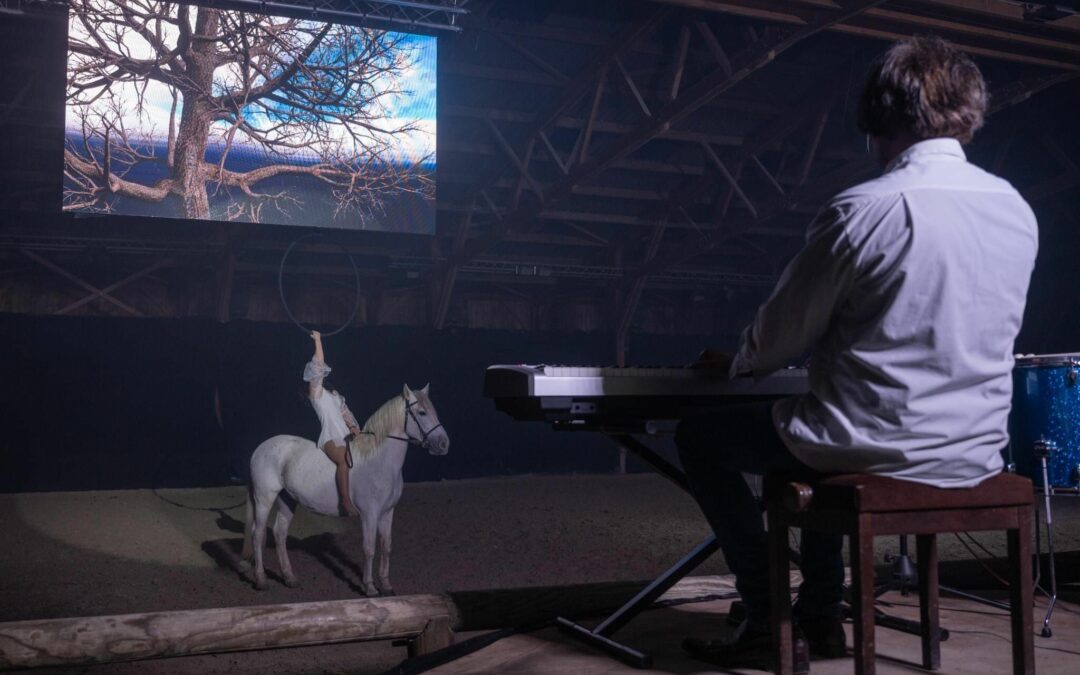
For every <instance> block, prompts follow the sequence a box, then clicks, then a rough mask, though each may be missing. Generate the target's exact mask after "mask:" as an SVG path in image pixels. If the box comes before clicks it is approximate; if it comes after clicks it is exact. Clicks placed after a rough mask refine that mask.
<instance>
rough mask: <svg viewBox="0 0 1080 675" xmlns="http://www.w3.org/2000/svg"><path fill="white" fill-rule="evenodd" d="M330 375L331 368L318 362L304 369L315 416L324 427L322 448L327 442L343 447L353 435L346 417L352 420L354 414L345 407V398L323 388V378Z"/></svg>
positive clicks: (320, 441) (321, 433)
mask: <svg viewBox="0 0 1080 675" xmlns="http://www.w3.org/2000/svg"><path fill="white" fill-rule="evenodd" d="M313 365H314V367H313ZM313 371H314V372H313ZM329 374H330V367H329V366H327V365H325V364H323V363H319V362H316V361H312V362H310V363H308V365H307V367H306V368H305V369H304V375H305V377H304V379H305V380H308V382H309V383H310V385H311V407H313V408H315V415H316V416H318V418H319V423H320V424H321V425H322V431H321V432H320V433H319V447H320V448H321V447H323V446H324V445H325V444H326V442H327V441H333V442H334V443H335V444H337V445H342V446H343V445H345V437H346V436H348V435H349V434H350V433H351V432H350V431H349V425H348V424H347V423H346V416H348V417H349V418H352V413H350V412H349V409H348V408H347V407H346V406H345V397H344V396H342V395H341V394H339V393H337V392H336V391H327V390H326V389H324V388H323V386H322V382H323V378H324V377H326V376H327V375H329ZM309 375H314V377H309Z"/></svg>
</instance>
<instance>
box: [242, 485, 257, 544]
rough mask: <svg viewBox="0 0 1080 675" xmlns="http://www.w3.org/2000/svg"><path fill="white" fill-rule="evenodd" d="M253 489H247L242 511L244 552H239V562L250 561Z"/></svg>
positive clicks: (253, 518)
mask: <svg viewBox="0 0 1080 675" xmlns="http://www.w3.org/2000/svg"><path fill="white" fill-rule="evenodd" d="M253 491H254V488H252V487H251V486H250V485H249V486H248V489H247V501H246V509H245V510H244V550H242V551H241V552H240V560H241V562H242V563H243V562H247V561H248V560H251V554H252V550H251V529H252V527H251V526H252V523H253V522H254V520H255V498H254V497H253V496H252V492H253Z"/></svg>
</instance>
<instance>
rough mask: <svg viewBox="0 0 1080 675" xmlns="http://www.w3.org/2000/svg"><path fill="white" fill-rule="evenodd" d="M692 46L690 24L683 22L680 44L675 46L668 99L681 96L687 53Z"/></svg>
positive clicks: (672, 99)
mask: <svg viewBox="0 0 1080 675" xmlns="http://www.w3.org/2000/svg"><path fill="white" fill-rule="evenodd" d="M689 48H690V26H689V25H687V24H683V26H682V28H680V29H679V44H678V46H677V47H676V48H675V63H674V68H672V72H671V87H670V88H669V89H668V91H667V92H666V93H667V96H666V97H665V98H666V99H667V100H668V101H674V100H675V99H676V98H678V97H679V85H681V84H682V78H683V72H685V70H686V54H687V52H688V51H689Z"/></svg>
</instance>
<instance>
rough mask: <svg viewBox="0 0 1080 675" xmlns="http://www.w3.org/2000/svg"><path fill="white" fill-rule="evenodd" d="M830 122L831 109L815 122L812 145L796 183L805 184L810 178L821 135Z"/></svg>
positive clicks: (825, 110)
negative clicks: (811, 166)
mask: <svg viewBox="0 0 1080 675" xmlns="http://www.w3.org/2000/svg"><path fill="white" fill-rule="evenodd" d="M828 122H829V109H828V108H825V109H824V110H822V111H821V112H820V113H819V114H818V118H817V120H816V121H815V122H814V131H813V133H811V135H810V145H809V147H807V148H806V154H805V155H803V161H802V164H801V165H799V178H798V180H797V181H796V183H797V184H798V185H802V184H803V183H805V182H806V179H807V178H808V177H809V176H810V165H811V164H813V163H814V157H815V156H816V155H817V149H818V145H819V144H820V143H821V135H822V133H823V132H824V131H825V125H826V124H828ZM781 194H782V191H781Z"/></svg>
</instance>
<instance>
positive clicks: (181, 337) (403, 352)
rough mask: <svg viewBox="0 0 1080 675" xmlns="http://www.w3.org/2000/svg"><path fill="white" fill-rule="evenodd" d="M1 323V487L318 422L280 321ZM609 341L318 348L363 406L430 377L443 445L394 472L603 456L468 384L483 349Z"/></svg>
mask: <svg viewBox="0 0 1080 675" xmlns="http://www.w3.org/2000/svg"><path fill="white" fill-rule="evenodd" d="M0 329H2V332H3V335H4V336H5V340H4V342H5V343H6V344H7V345H8V348H7V349H5V350H3V353H2V355H0V365H2V368H3V373H4V374H3V378H4V380H5V386H4V388H3V391H4V399H5V400H4V403H3V410H4V420H5V432H4V435H3V440H2V443H3V446H2V448H0V491H3V492H15V491H31V490H84V489H112V488H148V487H184V486H209V485H222V484H226V483H228V482H229V480H230V478H231V477H233V476H235V477H239V478H243V477H244V476H245V472H246V465H247V460H248V457H249V456H250V453H251V451H252V450H254V448H255V446H256V445H258V444H259V442H261V441H262V440H264V439H266V438H268V437H270V436H272V435H274V434H280V433H287V434H297V435H300V436H306V437H308V438H315V437H316V436H317V435H318V432H319V428H318V422H317V420H316V418H315V415H314V413H313V412H312V410H311V408H310V407H309V406H308V404H307V403H306V402H305V400H304V399H303V396H302V391H303V382H302V381H301V378H300V374H301V372H302V370H303V366H304V363H305V362H306V361H307V360H308V359H309V358H310V356H311V346H312V345H311V340H310V339H309V338H307V337H305V336H304V335H303V334H302V333H301V332H300V331H299V330H298V329H297V328H296V327H295V326H292V325H282V324H268V323H250V322H233V323H229V324H219V323H216V322H214V321H209V320H191V319H183V320H180V319H178V320H160V319H110V318H68V317H41V316H27V315H12V314H9V315H0ZM704 341H705V339H704V338H701V339H696V338H668V337H660V336H656V337H654V336H640V337H639V336H633V338H632V344H631V348H630V354H629V360H630V361H631V362H632V363H637V364H674V363H679V364H681V363H685V362H687V361H689V360H691V359H692V357H693V356H694V355H695V354H696V353H697V350H699V349H700V348H701V346H702V345H703V343H704ZM611 342H612V341H611V340H610V338H609V337H608V336H606V335H604V336H601V335H564V334H559V335H555V334H522V333H509V332H496V331H454V330H449V331H443V332H434V331H429V330H424V329H414V328H413V329H410V328H370V329H363V330H351V331H348V332H346V333H342V334H339V335H336V336H333V337H331V338H328V339H327V340H326V349H327V360H328V362H329V363H330V364H331V366H332V367H333V369H334V372H333V374H332V375H331V381H332V382H333V383H334V385H333V386H335V387H337V388H338V389H339V390H340V391H341V392H342V393H343V394H344V395H345V396H346V397H347V398H348V402H349V406H350V408H351V409H352V410H353V411H354V412H355V413H356V415H357V417H358V418H359V419H360V420H361V421H363V420H364V419H365V418H366V417H367V415H368V414H370V413H371V411H372V410H374V409H375V408H376V407H377V406H378V405H380V404H381V403H383V402H384V401H386V400H387V399H389V398H390V397H392V396H395V395H398V394H400V392H401V390H402V386H403V385H404V384H406V383H408V384H409V386H412V387H422V386H424V385H425V384H427V383H428V382H430V383H431V396H432V399H433V402H434V403H435V406H436V408H437V409H438V412H439V416H440V419H441V420H442V421H443V423H444V424H445V426H446V428H447V430H448V431H449V434H450V440H451V446H450V453H449V454H448V455H447V456H445V457H432V456H429V455H428V454H427V453H426V452H425V451H423V450H421V449H418V448H412V449H411V450H410V452H409V456H408V459H407V462H406V466H405V476H406V480H410V481H430V480H441V479H457V478H472V477H482V476H497V475H508V474H522V473H577V472H581V473H585V472H610V471H613V470H614V469H615V467H616V466H617V463H618V454H617V449H616V448H615V446H614V445H613V444H612V443H611V442H610V441H607V440H605V439H604V438H601V437H599V436H597V435H595V434H590V433H581V434H568V433H557V432H554V431H552V430H551V429H550V428H549V427H547V426H546V425H544V424H541V423H527V422H517V421H515V420H513V419H511V418H510V417H508V416H507V415H505V414H503V413H500V412H497V411H496V410H495V408H494V405H493V403H492V401H490V400H488V399H485V398H483V397H482V396H481V385H482V381H483V373H484V369H485V368H486V367H487V366H488V365H491V364H493V363H572V364H607V363H610V362H611V353H612V345H611ZM215 387H217V388H218V390H219V392H220V400H221V413H222V419H223V421H224V428H222V427H221V426H220V425H219V424H218V421H217V418H216V416H215V414H214V390H215ZM632 468H633V467H632Z"/></svg>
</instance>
